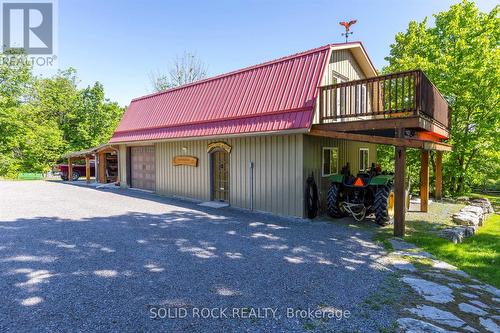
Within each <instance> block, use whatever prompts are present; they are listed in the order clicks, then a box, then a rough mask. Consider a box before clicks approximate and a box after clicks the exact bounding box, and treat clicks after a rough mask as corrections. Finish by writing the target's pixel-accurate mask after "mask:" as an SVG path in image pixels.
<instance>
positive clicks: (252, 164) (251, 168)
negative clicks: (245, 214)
mask: <svg viewBox="0 0 500 333" xmlns="http://www.w3.org/2000/svg"><path fill="white" fill-rule="evenodd" d="M249 167H250V173H249V174H250V210H253V170H254V162H253V161H250V165H249Z"/></svg>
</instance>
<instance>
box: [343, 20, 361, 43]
mask: <svg viewBox="0 0 500 333" xmlns="http://www.w3.org/2000/svg"><path fill="white" fill-rule="evenodd" d="M356 22H358V20H350V21H349V22H339V24H340V25H341V26H343V27H344V28H345V32H343V33H342V36H345V42H346V43H347V39H348V38H349V35H352V31H349V30H350V29H351V25H353V24H355V23H356Z"/></svg>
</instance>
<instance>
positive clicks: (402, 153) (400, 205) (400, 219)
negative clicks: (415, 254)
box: [394, 147, 406, 237]
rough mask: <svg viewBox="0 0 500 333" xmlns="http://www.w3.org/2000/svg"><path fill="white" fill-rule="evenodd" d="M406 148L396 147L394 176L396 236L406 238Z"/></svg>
mask: <svg viewBox="0 0 500 333" xmlns="http://www.w3.org/2000/svg"><path fill="white" fill-rule="evenodd" d="M405 161H406V148H405V147H396V149H395V158H394V162H395V168H394V169H395V175H394V236H396V237H404V235H405V210H406V208H405V207H406V204H405V202H406V194H405V168H406V162H405Z"/></svg>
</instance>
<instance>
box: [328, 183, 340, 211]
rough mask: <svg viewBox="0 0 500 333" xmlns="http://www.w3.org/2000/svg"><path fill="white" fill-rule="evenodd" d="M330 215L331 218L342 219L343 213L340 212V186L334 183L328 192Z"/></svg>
mask: <svg viewBox="0 0 500 333" xmlns="http://www.w3.org/2000/svg"><path fill="white" fill-rule="evenodd" d="M327 201H328V214H329V215H330V216H331V217H335V218H338V217H342V215H343V214H342V211H341V210H340V206H339V202H340V184H335V183H333V184H332V185H331V186H330V189H329V190H328V198H327Z"/></svg>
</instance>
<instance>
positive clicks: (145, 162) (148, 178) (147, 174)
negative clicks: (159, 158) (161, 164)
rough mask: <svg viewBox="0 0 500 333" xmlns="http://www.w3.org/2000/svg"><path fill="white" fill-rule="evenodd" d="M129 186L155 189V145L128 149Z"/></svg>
mask: <svg viewBox="0 0 500 333" xmlns="http://www.w3.org/2000/svg"><path fill="white" fill-rule="evenodd" d="M130 155H131V156H130V162H131V163H130V164H131V169H130V173H131V175H130V176H131V180H132V182H131V186H132V187H135V188H140V189H143V190H151V191H154V190H155V177H156V175H155V147H152V146H148V147H132V148H131V149H130Z"/></svg>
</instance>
